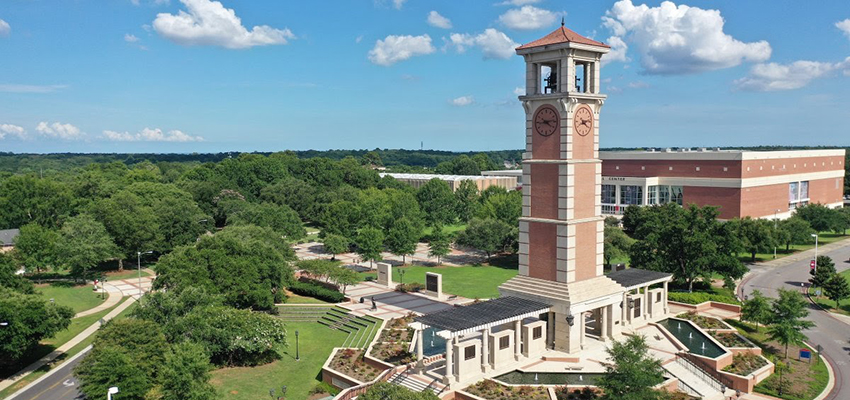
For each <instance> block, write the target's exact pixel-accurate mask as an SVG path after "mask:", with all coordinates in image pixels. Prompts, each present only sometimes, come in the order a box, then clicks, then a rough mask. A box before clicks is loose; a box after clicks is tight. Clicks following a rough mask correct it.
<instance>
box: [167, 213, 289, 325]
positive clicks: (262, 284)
mask: <svg viewBox="0 0 850 400" xmlns="http://www.w3.org/2000/svg"><path fill="white" fill-rule="evenodd" d="M294 259H295V255H294V253H293V251H292V249H291V248H290V247H289V246H288V245H287V243H286V242H285V241H284V240H282V239H281V238H280V236H279V235H278V234H277V233H275V232H274V231H272V230H271V229H269V228H260V227H256V226H252V225H247V226H235V227H228V228H225V229H224V230H222V231H221V232H218V233H216V234H215V235H212V236H203V237H201V239H200V240H199V241H198V242H197V244H195V245H194V246H182V247H178V248H176V249H174V251H172V252H171V253H169V254H167V255H165V256H163V257H162V258H160V260H159V262H158V263H157V265H156V272H157V278H156V280H154V283H153V286H154V289H156V290H160V289H166V290H173V291H177V292H180V291H182V290H185V289H187V288H190V287H193V286H194V287H198V288H203V289H204V290H206V291H207V292H208V293H211V294H221V295H222V296H223V297H224V302H225V304H227V305H231V306H233V307H237V308H250V309H254V310H271V309H273V308H274V304H275V303H276V302H282V301H283V299H284V292H283V287H284V286H286V283H288V282H291V281H292V279H293V277H292V269H291V267H290V265H289V262H290V261H293V260H294Z"/></svg>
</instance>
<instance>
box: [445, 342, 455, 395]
mask: <svg viewBox="0 0 850 400" xmlns="http://www.w3.org/2000/svg"><path fill="white" fill-rule="evenodd" d="M453 351H454V338H451V339H447V340H446V379H445V384H446V385H450V384H451V383H452V381H453V380H454V360H453V359H452V358H453V357H452V352H453Z"/></svg>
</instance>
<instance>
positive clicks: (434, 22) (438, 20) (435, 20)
mask: <svg viewBox="0 0 850 400" xmlns="http://www.w3.org/2000/svg"><path fill="white" fill-rule="evenodd" d="M428 25H431V26H435V27H437V28H443V29H452V21H451V20H449V19H448V18H446V17H444V16H442V15H440V13H438V12H436V11H431V12H429V13H428Z"/></svg>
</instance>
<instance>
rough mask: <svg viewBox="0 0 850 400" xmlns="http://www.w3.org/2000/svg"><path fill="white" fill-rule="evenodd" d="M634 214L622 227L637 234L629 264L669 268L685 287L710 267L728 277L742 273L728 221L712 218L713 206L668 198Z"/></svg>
mask: <svg viewBox="0 0 850 400" xmlns="http://www.w3.org/2000/svg"><path fill="white" fill-rule="evenodd" d="M633 214H634V215H633V216H632V217H631V218H630V220H629V223H628V224H627V223H626V219H625V218H624V219H623V225H624V226H630V225H631V224H634V226H633V229H635V232H634V234H633V237H634V238H635V239H637V242H635V243H634V244H633V245H632V246H631V248H630V249H629V257H630V259H631V262H632V265H635V266H638V267H640V268H645V269H649V270H654V271H661V272H669V273H672V274H673V277H674V279H676V280H677V281H679V282H683V283H685V284H686V285H687V286H688V290H689V291H691V290H693V283H694V281H696V280H697V279H699V278H703V277H708V276H711V274H712V273H713V272H717V273H719V274H721V275H723V276H729V277H731V278H733V279H737V278H740V277H741V276H743V274H744V273H745V272H746V270H747V269H746V267H745V266H744V265H743V263H741V261H740V260H738V258H737V254H738V251H739V250H740V245H739V241H738V239H737V238H736V236H735V234H734V232H733V231H732V229H731V228H732V227H731V226H730V225H728V224H721V223H720V222H718V221H717V209H716V208H715V207H697V206H694V205H691V206H689V207H687V208H684V207H680V206H678V205H676V204H672V203H669V204H665V205H663V206H654V207H644V208H643V211H640V212H633Z"/></svg>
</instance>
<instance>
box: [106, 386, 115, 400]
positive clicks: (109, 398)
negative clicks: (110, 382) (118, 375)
mask: <svg viewBox="0 0 850 400" xmlns="http://www.w3.org/2000/svg"><path fill="white" fill-rule="evenodd" d="M115 393H118V386H113V387H111V388H109V390H107V391H106V399H107V400H112V395H113V394H115Z"/></svg>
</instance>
